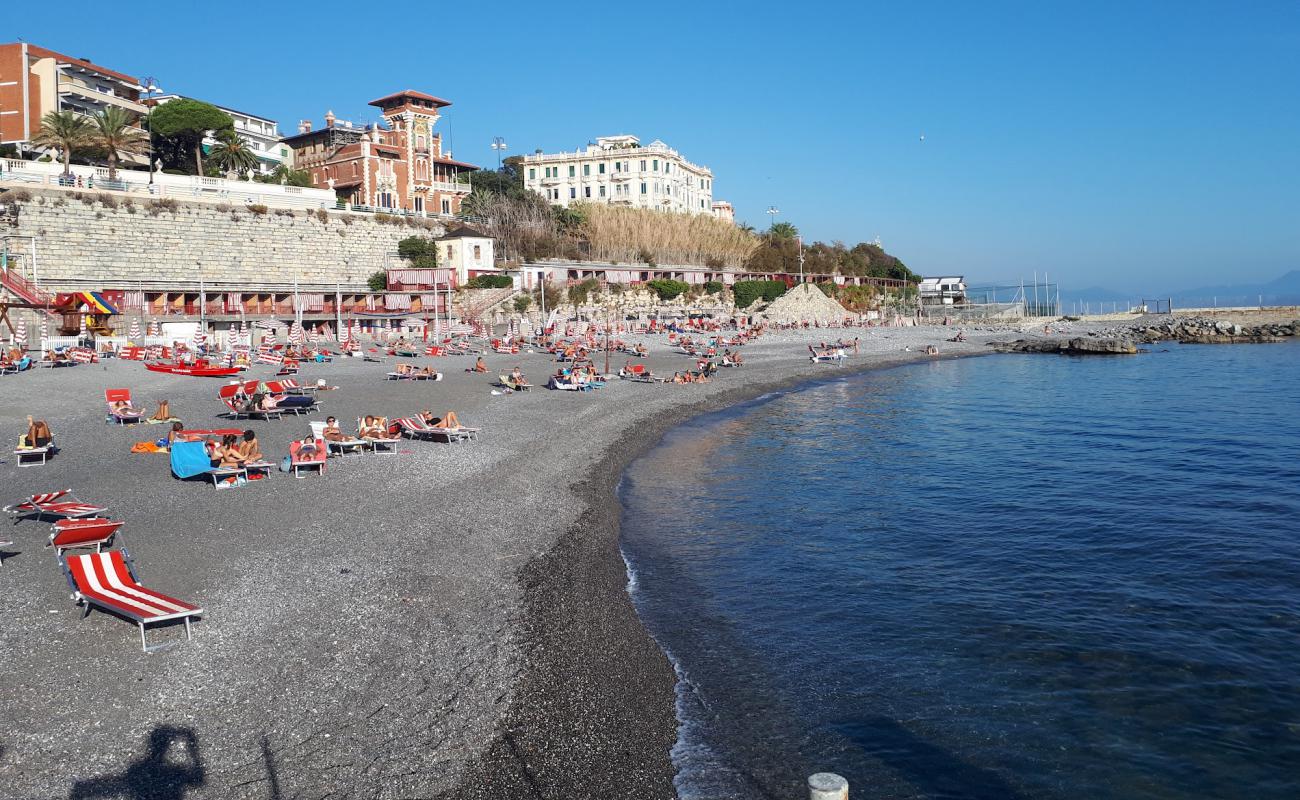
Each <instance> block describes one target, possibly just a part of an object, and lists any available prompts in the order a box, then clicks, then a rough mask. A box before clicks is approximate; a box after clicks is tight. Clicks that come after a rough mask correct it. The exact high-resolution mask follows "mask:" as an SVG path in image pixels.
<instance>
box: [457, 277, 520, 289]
mask: <svg viewBox="0 0 1300 800" xmlns="http://www.w3.org/2000/svg"><path fill="white" fill-rule="evenodd" d="M465 285H466V286H467V287H468V288H470V289H507V288H509V287H511V286H514V285H515V280H514V278H511V277H510V276H509V275H475V276H474V277H472V278H470V279H469V283H467V284H465Z"/></svg>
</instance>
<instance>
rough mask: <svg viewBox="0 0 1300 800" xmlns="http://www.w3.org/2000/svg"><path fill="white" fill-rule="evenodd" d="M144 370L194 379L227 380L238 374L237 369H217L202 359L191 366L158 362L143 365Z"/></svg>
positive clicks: (181, 363)
mask: <svg viewBox="0 0 1300 800" xmlns="http://www.w3.org/2000/svg"><path fill="white" fill-rule="evenodd" d="M144 368H145V369H147V370H152V371H154V372H170V373H171V374H173V375H191V376H193V377H196V378H228V377H230V376H231V375H238V374H239V367H219V366H216V365H215V364H212V363H210V362H208V361H207V360H206V359H202V358H200V359H198V360H197V361H195V362H194V363H193V364H186V363H184V362H174V363H173V362H166V361H158V362H154V363H152V364H145V365H144Z"/></svg>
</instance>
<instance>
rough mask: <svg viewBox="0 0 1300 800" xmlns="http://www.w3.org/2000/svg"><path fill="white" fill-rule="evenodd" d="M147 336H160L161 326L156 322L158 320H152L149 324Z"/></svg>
mask: <svg viewBox="0 0 1300 800" xmlns="http://www.w3.org/2000/svg"><path fill="white" fill-rule="evenodd" d="M149 335H150V336H162V325H161V324H160V323H159V322H158V320H154V321H153V322H150V323H149Z"/></svg>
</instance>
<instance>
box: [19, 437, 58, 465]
mask: <svg viewBox="0 0 1300 800" xmlns="http://www.w3.org/2000/svg"><path fill="white" fill-rule="evenodd" d="M53 452H54V444H53V442H51V443H50V444H46V445H41V446H40V447H15V448H14V458H16V459H18V461H17V463H16V466H19V467H39V466H42V465H44V464H45V463H46V462H47V461H48V460H49V458H50V454H51V453H53Z"/></svg>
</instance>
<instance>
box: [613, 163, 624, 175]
mask: <svg viewBox="0 0 1300 800" xmlns="http://www.w3.org/2000/svg"><path fill="white" fill-rule="evenodd" d="M614 171H615V172H622V171H623V162H621V161H615V162H614Z"/></svg>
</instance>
